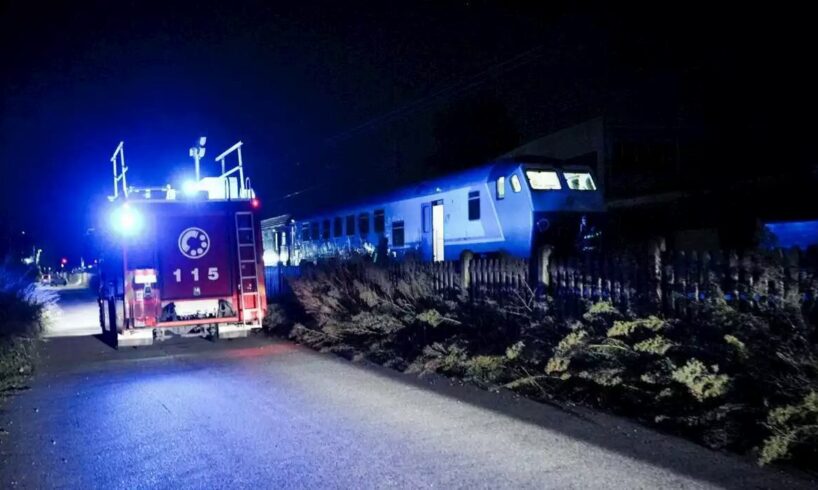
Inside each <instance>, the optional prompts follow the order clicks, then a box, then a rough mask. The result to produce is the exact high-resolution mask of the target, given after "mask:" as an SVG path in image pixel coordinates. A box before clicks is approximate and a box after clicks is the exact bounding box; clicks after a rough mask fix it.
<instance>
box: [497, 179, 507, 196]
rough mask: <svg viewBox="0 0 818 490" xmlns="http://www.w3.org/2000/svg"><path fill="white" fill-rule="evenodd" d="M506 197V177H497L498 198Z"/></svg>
mask: <svg viewBox="0 0 818 490" xmlns="http://www.w3.org/2000/svg"><path fill="white" fill-rule="evenodd" d="M504 197H506V178H505V177H497V200H500V199H502V198H504Z"/></svg>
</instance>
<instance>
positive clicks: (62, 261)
mask: <svg viewBox="0 0 818 490" xmlns="http://www.w3.org/2000/svg"><path fill="white" fill-rule="evenodd" d="M67 263H68V259H66V258H65V257H63V258H62V259H61V260H60V264H62V265H65V264H67Z"/></svg>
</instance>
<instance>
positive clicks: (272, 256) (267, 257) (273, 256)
mask: <svg viewBox="0 0 818 490" xmlns="http://www.w3.org/2000/svg"><path fill="white" fill-rule="evenodd" d="M261 259H262V260H263V261H264V265H277V264H278V259H279V257H278V254H277V253H275V252H273V251H272V250H265V251H264V254H263V255H262V256H261Z"/></svg>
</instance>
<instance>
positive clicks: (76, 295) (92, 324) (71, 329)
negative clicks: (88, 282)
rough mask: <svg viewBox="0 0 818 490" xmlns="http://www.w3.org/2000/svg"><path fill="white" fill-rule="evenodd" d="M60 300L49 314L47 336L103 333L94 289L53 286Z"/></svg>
mask: <svg viewBox="0 0 818 490" xmlns="http://www.w3.org/2000/svg"><path fill="white" fill-rule="evenodd" d="M53 291H55V292H56V293H57V294H58V296H59V301H57V304H56V305H55V306H53V307H51V308H50V309H49V311H48V314H47V318H48V321H47V324H46V328H45V332H43V335H44V336H45V337H73V336H79V335H96V334H99V333H102V328H101V327H100V326H99V306H98V305H97V297H96V294H95V293H94V291H92V290H90V289H88V288H83V287H72V286H68V287H57V288H53Z"/></svg>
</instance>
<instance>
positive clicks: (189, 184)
mask: <svg viewBox="0 0 818 490" xmlns="http://www.w3.org/2000/svg"><path fill="white" fill-rule="evenodd" d="M182 191H184V193H185V194H187V195H188V196H190V197H193V196H195V195H196V194H197V193H198V192H199V183H198V182H196V181H195V180H187V181H185V183H184V184H182Z"/></svg>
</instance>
